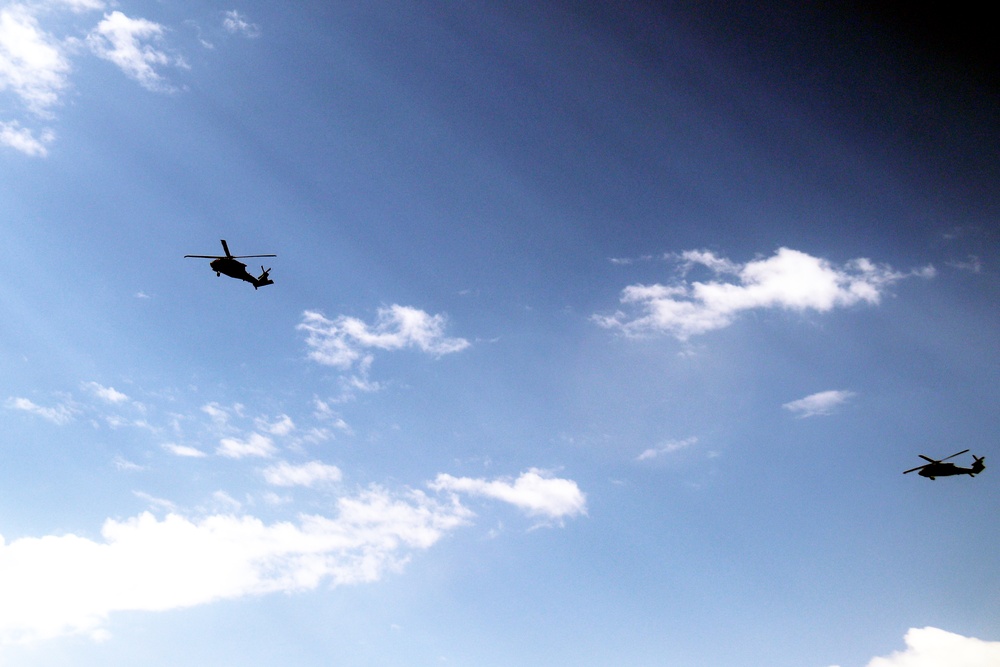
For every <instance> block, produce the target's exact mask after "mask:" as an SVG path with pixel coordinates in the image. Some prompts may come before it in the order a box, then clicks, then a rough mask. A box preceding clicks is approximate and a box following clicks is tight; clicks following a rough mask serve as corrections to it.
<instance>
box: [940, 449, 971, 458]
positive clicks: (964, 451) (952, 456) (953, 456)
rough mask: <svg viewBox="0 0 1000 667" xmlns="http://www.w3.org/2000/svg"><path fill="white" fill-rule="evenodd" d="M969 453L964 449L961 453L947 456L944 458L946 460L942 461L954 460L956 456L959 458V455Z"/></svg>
mask: <svg viewBox="0 0 1000 667" xmlns="http://www.w3.org/2000/svg"><path fill="white" fill-rule="evenodd" d="M967 451H969V450H968V449H963V450H962V451H960V452H955V453H954V454H952V455H951V456H946V457H944V458H943V459H941V460H942V461H947V460H948V459H953V458H955V457H956V456H958V455H959V454H964V453H966V452H967Z"/></svg>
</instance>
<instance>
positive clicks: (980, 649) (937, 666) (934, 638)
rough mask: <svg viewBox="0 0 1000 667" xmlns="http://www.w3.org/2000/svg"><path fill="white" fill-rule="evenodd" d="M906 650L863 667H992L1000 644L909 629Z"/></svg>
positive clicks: (998, 658)
mask: <svg viewBox="0 0 1000 667" xmlns="http://www.w3.org/2000/svg"><path fill="white" fill-rule="evenodd" d="M904 641H905V642H906V649H905V650H903V651H896V652H894V653H892V654H890V655H888V656H885V657H877V658H872V659H871V661H870V662H869V663H868V665H867V667H945V666H947V667H995V666H996V665H1000V642H991V641H984V640H982V639H976V638H975V637H964V636H962V635H959V634H956V633H954V632H948V631H946V630H940V629H938V628H932V627H926V628H910V629H909V630H908V631H907V633H906V636H905V637H904Z"/></svg>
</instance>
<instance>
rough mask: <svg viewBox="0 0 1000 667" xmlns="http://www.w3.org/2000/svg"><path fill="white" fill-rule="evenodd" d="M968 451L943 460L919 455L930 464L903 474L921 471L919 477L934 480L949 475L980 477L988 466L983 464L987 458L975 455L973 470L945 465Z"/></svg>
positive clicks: (905, 471)
mask: <svg viewBox="0 0 1000 667" xmlns="http://www.w3.org/2000/svg"><path fill="white" fill-rule="evenodd" d="M967 451H969V450H968V449H963V450H962V451H960V452H956V453H954V454H952V455H951V456H946V457H944V458H943V459H932V458H931V457H929V456H924V455H923V454H918V456H919V457H920V458H922V459H923V460H924V461H930V463H926V464H924V465H922V466H917V467H916V468H910V469H909V470H904V471H903V474H904V475H905V474H906V473H908V472H913V471H915V470H919V471H920V472H918V473H917V474H918V475H920V476H921V477H929V478H930V479H934V478H935V477H947V476H948V475H968V476H969V477H975V476H976V475H978V474H979V473H981V472H982V471H983V470H985V469H986V464H985V463H983V461H984V460H985V459H986V457H985V456H976V455H975V454H973V455H972V458H973V459H974V460H975V462H974V463H973V464H972V467H971V468H962V467H959V466H957V465H955V464H954V463H945V461H947V460H948V459H950V458H954V457H956V456H958V455H959V454H964V453H966V452H967Z"/></svg>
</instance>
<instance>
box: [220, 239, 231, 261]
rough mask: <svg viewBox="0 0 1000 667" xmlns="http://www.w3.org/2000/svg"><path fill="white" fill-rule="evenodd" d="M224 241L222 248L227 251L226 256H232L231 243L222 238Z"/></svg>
mask: <svg viewBox="0 0 1000 667" xmlns="http://www.w3.org/2000/svg"><path fill="white" fill-rule="evenodd" d="M220 240H221V241H222V250H223V251H225V253H226V257H232V256H233V253H231V252H229V244H228V243H226V239H220Z"/></svg>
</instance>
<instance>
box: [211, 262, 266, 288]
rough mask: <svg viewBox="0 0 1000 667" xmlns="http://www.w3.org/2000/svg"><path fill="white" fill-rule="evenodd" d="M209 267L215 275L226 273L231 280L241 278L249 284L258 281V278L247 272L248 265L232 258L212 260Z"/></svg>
mask: <svg viewBox="0 0 1000 667" xmlns="http://www.w3.org/2000/svg"><path fill="white" fill-rule="evenodd" d="M209 266H210V267H212V270H213V271H215V275H221V274H223V273H224V274H226V275H227V276H229V277H230V278H239V279H240V280H245V281H247V282H248V283H255V282H256V281H257V279H256V278H254V277H253V276H251V275H250V274H249V273H248V272H247V265H246V264H244V263H243V262H241V261H239V260H236V259H233V258H232V257H220V258H219V259H215V260H212V262H211V263H210V264H209Z"/></svg>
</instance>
